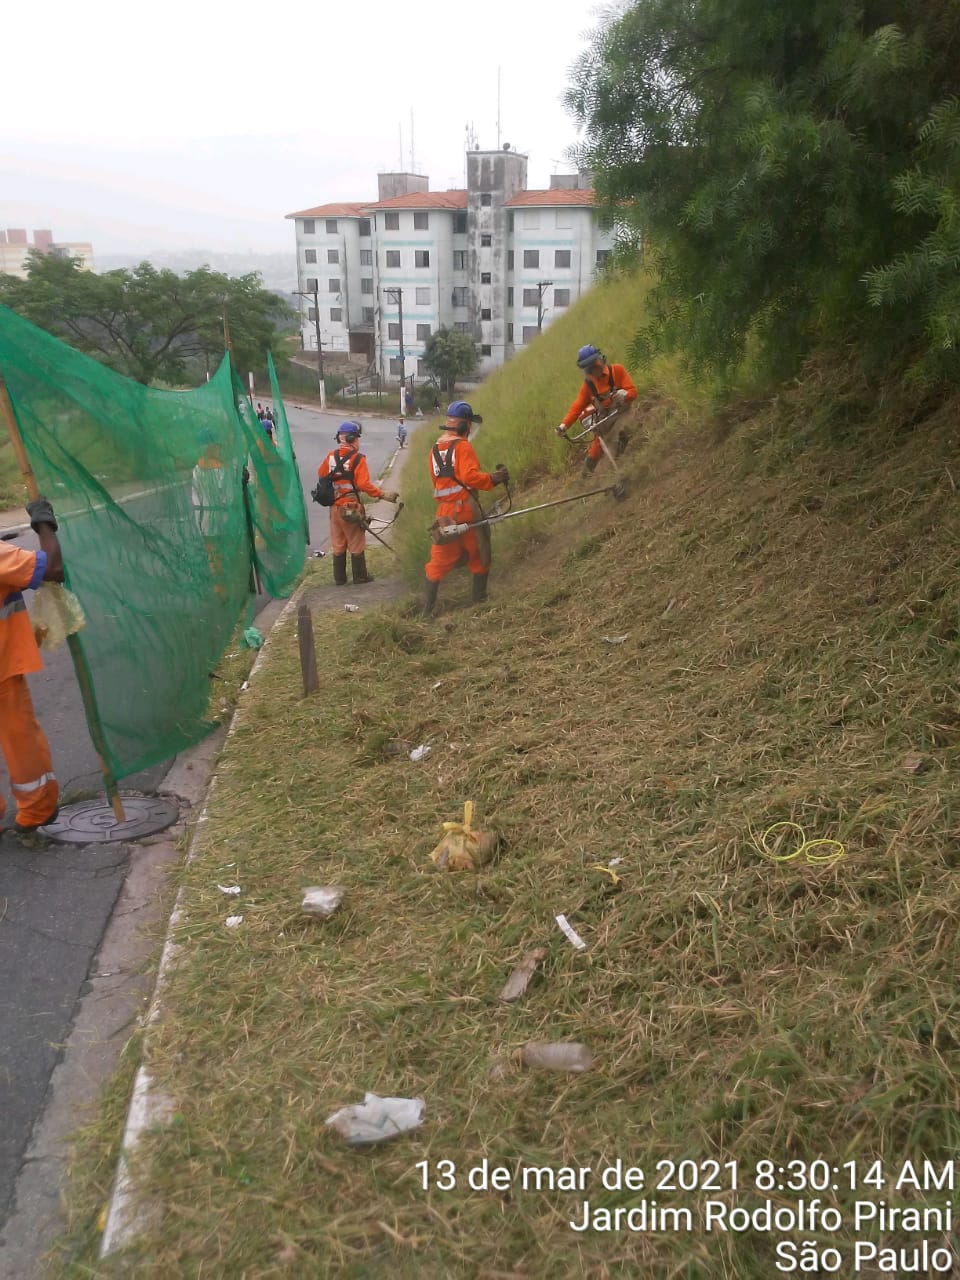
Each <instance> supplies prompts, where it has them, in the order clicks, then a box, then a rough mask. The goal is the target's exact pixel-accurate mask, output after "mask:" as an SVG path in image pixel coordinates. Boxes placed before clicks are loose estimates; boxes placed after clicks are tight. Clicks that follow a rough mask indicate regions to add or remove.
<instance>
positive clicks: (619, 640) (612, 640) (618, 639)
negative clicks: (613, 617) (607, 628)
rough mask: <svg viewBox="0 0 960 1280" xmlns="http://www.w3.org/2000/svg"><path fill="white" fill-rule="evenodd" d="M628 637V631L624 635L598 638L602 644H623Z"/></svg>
mask: <svg viewBox="0 0 960 1280" xmlns="http://www.w3.org/2000/svg"><path fill="white" fill-rule="evenodd" d="M629 638H630V632H629V631H628V632H627V634H626V635H625V636H601V637H600V639H601V640H602V641H603V643H604V644H624V643H625V642H626V641H627V640H628V639H629Z"/></svg>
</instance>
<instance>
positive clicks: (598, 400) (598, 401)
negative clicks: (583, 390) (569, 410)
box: [583, 364, 617, 412]
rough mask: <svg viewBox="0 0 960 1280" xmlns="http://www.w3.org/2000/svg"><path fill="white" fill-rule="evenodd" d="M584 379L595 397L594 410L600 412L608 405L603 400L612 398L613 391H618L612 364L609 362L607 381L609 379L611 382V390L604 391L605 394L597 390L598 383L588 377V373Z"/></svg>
mask: <svg viewBox="0 0 960 1280" xmlns="http://www.w3.org/2000/svg"><path fill="white" fill-rule="evenodd" d="M583 380H584V382H585V383H586V384H587V389H588V390H589V392H590V395H591V396H592V398H593V407H594V410H595V411H597V412H599V411H600V410H601V409H603V408H605V407H606V406H605V405H604V404H603V401H604V400H609V399H610V397H611V396H612V395H613V393H614V392H615V391H616V389H617V387H616V383H615V382H614V380H613V370H612V369H611V367H610V365H609V364H608V365H607V381H608V382H609V384H610V390H609V391H605V392H603V394H602V395H601V393H600V392H599V391H598V390H597V384H596V383H595V382H594V381H593V379H592V378H588V377H586V375H584V379H583Z"/></svg>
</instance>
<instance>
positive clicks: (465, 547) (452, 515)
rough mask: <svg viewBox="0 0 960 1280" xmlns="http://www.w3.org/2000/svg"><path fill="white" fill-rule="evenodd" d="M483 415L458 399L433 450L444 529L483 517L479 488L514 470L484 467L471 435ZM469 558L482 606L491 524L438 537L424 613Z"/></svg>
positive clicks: (432, 467) (435, 485)
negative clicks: (446, 537)
mask: <svg viewBox="0 0 960 1280" xmlns="http://www.w3.org/2000/svg"><path fill="white" fill-rule="evenodd" d="M482 421H483V419H482V418H481V417H480V415H479V414H477V413H474V412H473V409H472V408H471V407H470V405H469V404H467V402H466V401H465V400H454V402H453V403H452V404H451V405H449V406H448V408H447V419H446V423H445V424H444V427H443V430H442V431H441V434H440V439H439V440H438V441H437V443H436V444H435V445H434V446H433V448H432V449H431V451H430V478H431V480H432V481H433V496H434V498H436V501H437V520H436V524H435V526H434V528H435V529H436V530H437V531H438V532H439V530H440V529H442V526H443V525H444V524H468V523H470V522H471V521H473V520H480V519H482V518H483V512H482V511H481V510H480V504H479V502H478V501H477V499H476V496H475V494H476V490H478V489H493V488H495V487H496V486H497V485H498V484H507V483H509V480H510V473H509V471H508V470H507V468H506V467H503V466H498V467H497V468H496V469H495V470H494V471H491V472H490V473H489V474H488V473H487V472H486V471H481V470H480V463H479V461H478V459H477V455H476V452H475V451H474V448H473V445H472V444H471V443H470V441H469V439H468V437H469V435H470V428H471V427H472V425H473V424H474V423H475V422H482ZM464 558H465V559H466V562H467V568H468V569H469V570H470V573H471V574H472V575H473V603H474V604H480V603H482V602H483V601H484V600H486V598H487V576H488V574H489V572H490V534H489V530H488V529H487V528H482V529H479V530H478V529H468V530H467V532H466V533H462V534H460V535H459V536H458V537H455V538H451V539H450V540H449V541H447V540H444V541H435V542H434V544H433V546H432V547H431V548H430V559H429V560H428V562H427V565H426V582H425V584H424V593H423V614H424V617H429V616H430V614H431V613H432V612H433V606H434V605H435V604H436V602H437V592H438V591H439V589H440V583H441V581H442V580H443V579H444V578H445V577H446V576H447V574H448V573H449V572H450V570H451V569H455V568H456V567H457V565H458V564H460V563H461V562H462V561H463V560H464Z"/></svg>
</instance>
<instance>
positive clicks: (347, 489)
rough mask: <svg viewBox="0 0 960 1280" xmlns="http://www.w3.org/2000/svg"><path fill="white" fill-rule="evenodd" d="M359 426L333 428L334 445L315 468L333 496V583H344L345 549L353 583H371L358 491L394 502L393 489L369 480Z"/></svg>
mask: <svg viewBox="0 0 960 1280" xmlns="http://www.w3.org/2000/svg"><path fill="white" fill-rule="evenodd" d="M362 431H363V428H362V427H361V426H360V423H359V422H342V423H341V424H340V426H339V427H338V428H337V448H336V449H334V450H333V452H332V453H328V454H327V456H326V457H325V458H324V460H323V462H321V463H320V466H319V467H318V468H317V475H318V476H326V475H329V476H330V478H331V479H332V480H333V490H334V499H333V506H332V507H331V508H330V550H331V552H332V553H333V582H334V585H335V586H337V587H345V586H346V585H347V552H348V551H349V552H350V568H351V570H352V574H353V581H354V582H355V583H361V582H372V581H373V578H372V577H371V576H370V574H369V573H367V535H366V528H365V525H364V514H363V502H362V500H361V498H360V494H361V493H366V494H369V495H370V497H371V498H382V499H383V500H384V502H397V501H399V498H400V495H399V494H398V493H397V492H396V491H395V490H394V489H381V488H380V487H379V486H378V485H375V484H374V483H373V481H372V480H371V479H370V469H369V467H368V466H367V460H366V458H365V457H364V456H363V454H362V453H361V452H360V446H359V444H358V443H357V442H358V440H359V439H360V436H361V434H362Z"/></svg>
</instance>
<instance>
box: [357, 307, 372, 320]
mask: <svg viewBox="0 0 960 1280" xmlns="http://www.w3.org/2000/svg"><path fill="white" fill-rule="evenodd" d="M360 319H361V322H362V323H363V324H373V307H361V308H360Z"/></svg>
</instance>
